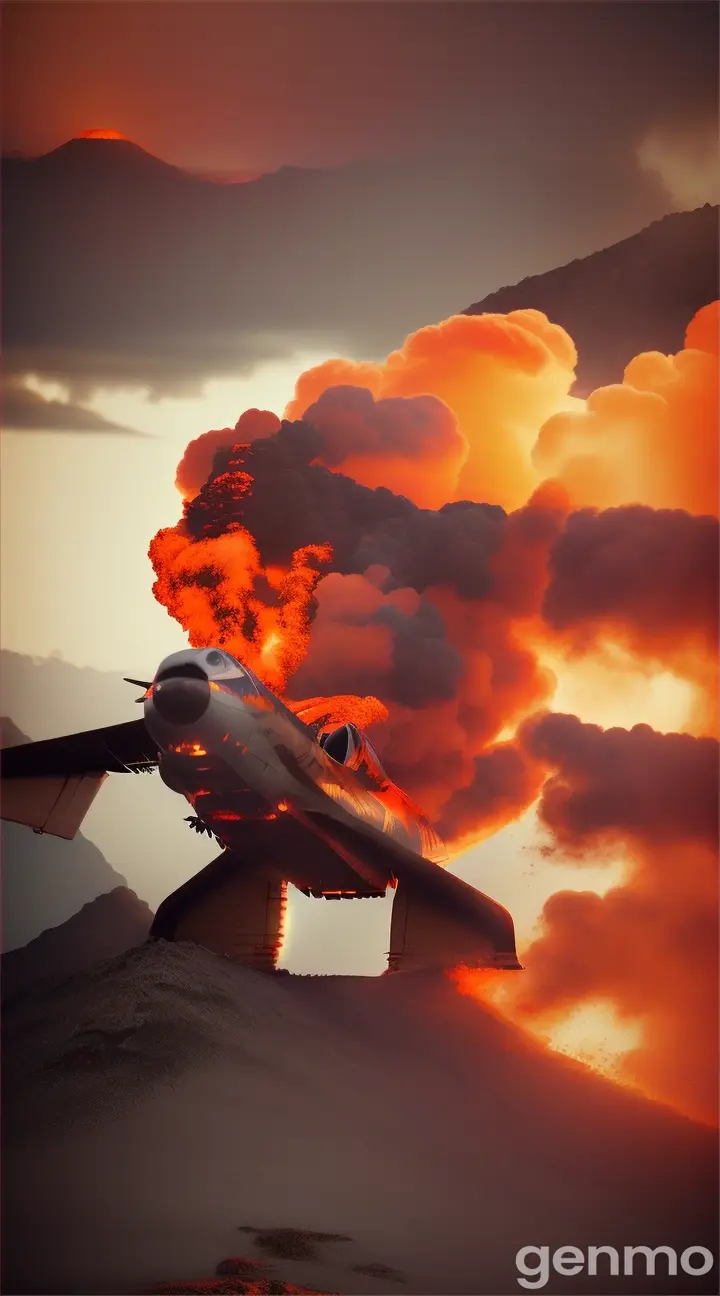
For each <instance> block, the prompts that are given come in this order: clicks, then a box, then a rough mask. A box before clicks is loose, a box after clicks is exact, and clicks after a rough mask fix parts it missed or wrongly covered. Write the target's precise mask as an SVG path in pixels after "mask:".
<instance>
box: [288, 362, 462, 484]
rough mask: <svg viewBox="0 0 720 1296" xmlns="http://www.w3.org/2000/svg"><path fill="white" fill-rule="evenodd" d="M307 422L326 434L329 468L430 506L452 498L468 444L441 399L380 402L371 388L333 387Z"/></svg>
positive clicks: (310, 410) (323, 451)
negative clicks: (384, 487) (406, 495)
mask: <svg viewBox="0 0 720 1296" xmlns="http://www.w3.org/2000/svg"><path fill="white" fill-rule="evenodd" d="M303 418H304V419H305V421H306V422H308V423H310V424H312V426H313V427H314V428H315V429H316V430H317V431H318V432H319V433H320V436H321V438H322V449H321V451H320V454H319V456H318V458H319V460H320V462H322V463H323V464H325V465H326V466H327V467H328V468H333V469H336V470H338V471H341V472H343V473H344V474H345V475H346V476H347V477H352V478H353V479H354V481H357V482H361V483H362V484H363V485H364V486H373V487H374V486H386V487H387V488H388V489H389V490H392V491H393V492H394V493H395V494H396V495H405V494H408V493H409V494H410V498H411V499H413V500H414V501H415V503H416V504H421V505H423V506H424V507H427V508H439V507H440V506H441V505H442V504H444V503H445V502H446V500H448V499H452V497H453V495H454V492H455V490H456V487H457V482H458V478H459V476H460V471H461V469H462V466H463V464H464V462H465V460H466V458H467V451H468V446H467V442H466V440H465V438H464V436H463V435H462V433H461V432H460V431H459V429H458V426H457V420H456V418H455V416H454V414H453V413H452V411H451V410H450V409H448V407H447V405H445V404H444V403H443V402H442V401H441V400H438V398H437V397H436V396H407V397H404V396H393V397H385V398H384V399H381V400H375V397H374V396H373V393H372V391H370V390H368V389H367V388H365V387H349V386H344V387H343V386H336V387H329V388H327V389H326V390H325V391H324V392H322V393H321V394H320V396H319V397H318V399H317V400H316V401H314V402H313V404H312V405H310V406H309V407H308V409H306V410H305V413H304V415H303Z"/></svg>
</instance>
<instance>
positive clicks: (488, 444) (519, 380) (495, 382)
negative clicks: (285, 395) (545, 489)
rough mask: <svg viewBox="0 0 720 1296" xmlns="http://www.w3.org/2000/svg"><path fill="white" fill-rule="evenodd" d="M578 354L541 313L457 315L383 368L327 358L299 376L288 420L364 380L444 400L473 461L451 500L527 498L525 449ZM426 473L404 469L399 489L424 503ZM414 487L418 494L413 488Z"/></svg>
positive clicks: (389, 393)
mask: <svg viewBox="0 0 720 1296" xmlns="http://www.w3.org/2000/svg"><path fill="white" fill-rule="evenodd" d="M576 360H577V355H576V352H575V347H574V345H573V342H572V340H571V338H570V337H568V335H567V333H566V332H565V330H564V329H562V328H560V327H559V325H557V324H551V323H550V321H549V320H548V319H547V317H546V316H545V315H543V314H542V312H541V311H534V310H522V311H512V312H511V313H510V314H509V315H453V316H451V318H450V319H447V320H444V321H443V322H442V323H441V324H438V325H431V326H428V327H427V328H422V329H419V330H418V331H417V332H416V333H412V334H411V335H410V336H409V337H408V338H407V340H406V342H405V343H404V345H403V346H402V347H401V348H400V349H399V350H398V351H393V352H392V354H391V355H389V356H388V358H387V360H386V361H385V363H384V364H382V365H368V364H356V363H354V362H352V361H348V360H329V361H327V363H326V364H323V365H319V366H318V367H317V368H315V369H309V370H308V371H307V372H306V373H304V374H303V375H302V376H301V378H300V379H299V380H298V383H297V386H296V390H295V399H294V400H293V401H292V402H291V403H290V405H289V406H288V408H287V409H286V411H285V416H286V418H288V419H297V418H302V417H307V418H309V417H310V416H309V415H308V414H307V411H308V409H309V408H311V407H312V406H313V405H315V404H316V403H318V402H319V400H320V397H321V396H322V393H323V392H326V391H327V389H328V388H329V387H334V386H337V385H338V384H348V385H352V386H354V387H366V388H367V389H368V390H369V391H370V392H372V394H373V395H374V396H375V397H377V398H387V397H397V396H406V397H418V396H423V397H424V396H427V394H428V393H430V394H432V395H433V396H435V397H438V398H439V399H440V400H441V401H443V402H444V403H445V405H446V406H447V407H448V408H449V409H450V410H451V411H452V413H453V414H454V416H455V418H456V420H457V426H458V428H459V430H460V433H461V434H462V436H463V438H464V440H465V441H466V443H467V458H466V460H465V463H464V466H462V468H461V471H460V472H459V473H458V475H457V479H456V483H455V489H454V492H453V493H452V495H448V496H447V498H448V499H450V498H454V499H472V500H490V501H492V502H493V503H494V504H502V505H503V507H505V508H516V507H518V506H519V505H521V504H523V503H524V502H525V501H526V500H527V498H528V495H529V494H530V493H531V491H532V489H533V487H534V486H536V485H537V484H538V482H539V480H540V478H539V476H538V474H537V472H535V471H534V470H533V466H532V464H531V462H530V459H529V450H530V448H531V446H532V445H533V443H534V441H535V440H536V438H537V436H538V433H539V431H540V428H541V427H542V425H543V423H544V422H545V420H546V419H547V418H549V417H550V415H551V414H553V413H554V412H555V411H556V410H557V409H558V408H559V407H561V405H562V404H563V401H564V400H565V398H566V397H567V393H568V392H569V390H570V387H571V386H572V382H573V378H574V368H575V363H576ZM424 488H425V473H424V472H423V473H422V474H421V475H420V476H419V477H418V478H417V484H416V476H415V473H414V472H408V474H407V480H406V482H405V485H404V490H403V493H404V494H406V495H409V497H410V498H411V499H413V500H416V502H418V503H426V502H427V495H426V494H424V493H423V490H424ZM416 492H417V493H416Z"/></svg>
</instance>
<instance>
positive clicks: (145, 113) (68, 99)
mask: <svg viewBox="0 0 720 1296" xmlns="http://www.w3.org/2000/svg"><path fill="white" fill-rule="evenodd" d="M716 29H717V6H716V5H715V4H713V3H709V2H707V3H705V2H703V0H681V3H673V2H672V0H668V2H665V0H656V2H653V0H648V2H647V3H644V2H642V0H629V2H627V3H625V2H623V0H602V2H601V3H596V2H594V0H587V2H582V0H580V2H577V3H576V0H561V2H560V3H553V2H551V0H547V2H546V3H544V2H542V0H532V2H531V3H524V2H523V0H503V2H502V3H477V4H474V3H452V2H449V3H448V2H446V0H443V3H433V2H429V3H412V2H400V3H383V2H382V0H371V2H369V3H353V2H348V3H344V2H340V3H215V2H214V0H205V2H203V3H198V2H197V0H189V2H188V3H152V4H146V3H135V2H134V0H123V2H122V3H116V2H113V0H111V2H110V3H101V4H98V3H69V4H68V3H65V2H64V0H59V3H35V2H34V0H9V2H8V3H6V4H5V6H4V12H3V67H4V88H3V148H4V149H5V150H22V151H25V152H29V153H40V152H43V151H46V150H48V149H51V148H53V147H55V146H57V145H58V144H61V143H62V142H63V140H66V139H68V138H69V137H71V136H74V135H77V134H79V133H81V132H82V131H85V130H88V129H91V128H108V127H109V128H113V129H115V130H119V131H122V132H123V133H124V134H126V135H128V136H129V137H130V138H131V139H133V140H136V141H137V142H138V143H140V144H142V145H143V146H144V147H145V148H147V149H149V150H150V151H151V152H154V153H157V154H158V155H159V156H161V157H163V158H165V159H166V160H168V161H171V162H173V163H175V164H177V165H178V166H181V167H189V168H205V169H209V170H218V171H230V172H237V173H248V172H249V173H257V172H260V171H266V170H271V169H273V168H276V167H278V166H281V165H283V164H286V163H288V164H294V165H299V166H317V165H328V164H335V163H338V162H345V161H350V160H354V159H357V158H361V157H379V156H395V155H399V154H400V155H402V154H408V153H415V152H432V151H433V150H436V149H440V150H444V149H447V148H448V147H452V148H456V149H460V150H463V151H465V150H470V151H475V150H478V149H479V150H481V151H482V150H484V149H487V148H490V149H494V148H496V147H498V146H499V147H507V148H509V149H512V151H513V153H514V154H515V155H517V156H518V157H520V156H522V154H523V153H527V152H529V151H530V150H532V149H537V148H543V149H548V148H550V149H551V150H555V151H560V152H568V151H569V152H570V153H571V154H575V155H578V154H579V153H581V152H583V151H586V150H588V149H592V150H594V151H595V152H598V151H599V150H603V149H608V148H610V149H612V148H614V147H617V146H618V145H619V144H621V143H627V141H628V140H629V139H636V140H639V139H641V138H642V136H643V135H644V134H645V133H647V132H648V131H650V130H651V129H656V128H658V127H663V128H664V127H676V126H678V125H681V126H683V127H686V126H693V125H694V124H696V123H698V122H701V121H706V120H708V119H712V116H713V112H714V97H715V80H716V63H717V56H716Z"/></svg>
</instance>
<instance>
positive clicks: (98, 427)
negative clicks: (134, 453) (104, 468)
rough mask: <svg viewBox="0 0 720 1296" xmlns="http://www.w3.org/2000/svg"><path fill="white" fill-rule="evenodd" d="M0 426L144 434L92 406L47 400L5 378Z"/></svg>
mask: <svg viewBox="0 0 720 1296" xmlns="http://www.w3.org/2000/svg"><path fill="white" fill-rule="evenodd" d="M2 416H3V426H4V427H5V428H6V429H7V431H9V432H20V431H23V432H113V433H116V434H120V435H123V436H146V435H147V433H145V432H139V431H138V429H137V428H131V427H126V426H125V425H124V424H122V423H112V422H111V421H110V420H109V419H105V418H103V417H102V415H101V414H96V413H95V412H94V410H90V409H83V408H82V407H80V406H78V405H72V404H68V403H67V402H65V401H59V400H46V399H45V397H43V396H41V395H39V393H38V392H34V391H31V390H30V389H29V388H28V387H24V386H22V385H21V384H20V383H19V382H12V381H10V382H8V383H6V384H5V385H4V387H3V392H2Z"/></svg>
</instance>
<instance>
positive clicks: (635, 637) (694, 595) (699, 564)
mask: <svg viewBox="0 0 720 1296" xmlns="http://www.w3.org/2000/svg"><path fill="white" fill-rule="evenodd" d="M719 555H720V532H719V530H718V521H717V518H714V517H695V516H692V515H691V514H689V513H685V512H684V511H683V510H681V509H673V510H670V509H659V510H655V509H650V508H646V507H643V506H641V505H637V504H635V505H629V506H626V507H624V508H614V509H607V510H605V511H604V512H599V511H598V510H597V509H582V510H580V512H577V513H572V514H571V515H570V516H569V517H568V519H567V522H566V524H565V527H564V529H563V531H562V532H561V533H560V535H559V536H558V538H557V540H556V542H555V544H554V545H553V548H552V552H551V554H550V558H549V582H548V585H547V588H546V590H545V594H544V598H543V603H542V613H543V617H544V620H545V622H546V624H547V625H548V626H550V627H551V628H552V630H553V631H555V632H556V633H557V634H558V635H559V636H561V637H562V639H563V640H564V642H565V643H566V644H567V645H568V646H569V648H570V649H571V651H573V652H588V651H592V650H594V649H596V648H597V646H598V644H602V643H614V644H619V645H620V646H622V647H624V648H626V649H627V650H628V651H630V652H632V653H634V654H635V655H636V656H637V657H638V658H639V659H640V660H642V661H645V662H647V663H656V664H659V665H661V666H663V667H664V668H666V669H669V670H674V671H676V672H677V673H678V674H679V675H680V676H684V677H686V678H690V679H693V678H695V679H697V680H698V681H699V682H702V683H703V684H704V685H705V687H706V688H707V689H711V687H712V686H713V681H714V680H716V677H717V652H718V626H719V625H720V604H719V598H718V594H719V591H720V570H719V566H720V564H719V561H718V559H719Z"/></svg>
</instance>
